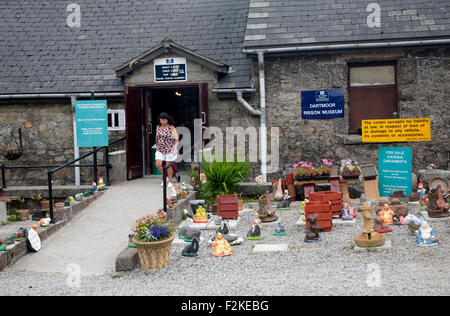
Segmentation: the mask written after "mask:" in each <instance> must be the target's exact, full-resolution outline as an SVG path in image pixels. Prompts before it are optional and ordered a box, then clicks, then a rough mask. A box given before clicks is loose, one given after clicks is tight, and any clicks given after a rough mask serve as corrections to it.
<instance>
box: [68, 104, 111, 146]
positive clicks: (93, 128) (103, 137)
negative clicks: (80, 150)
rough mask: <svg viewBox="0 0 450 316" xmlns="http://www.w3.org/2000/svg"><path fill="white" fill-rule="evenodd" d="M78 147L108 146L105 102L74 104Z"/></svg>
mask: <svg viewBox="0 0 450 316" xmlns="http://www.w3.org/2000/svg"><path fill="white" fill-rule="evenodd" d="M75 111H76V124H77V143H78V147H101V146H108V114H107V104H106V100H90V101H77V102H76V103H75Z"/></svg>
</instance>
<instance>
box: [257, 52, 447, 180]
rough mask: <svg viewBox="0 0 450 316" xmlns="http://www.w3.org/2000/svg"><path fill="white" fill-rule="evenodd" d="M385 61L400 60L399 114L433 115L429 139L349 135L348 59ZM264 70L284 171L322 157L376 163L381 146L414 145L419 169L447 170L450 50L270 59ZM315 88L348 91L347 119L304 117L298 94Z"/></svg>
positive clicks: (269, 118)
mask: <svg viewBox="0 0 450 316" xmlns="http://www.w3.org/2000/svg"><path fill="white" fill-rule="evenodd" d="M383 60H389V61H390V60H398V68H397V69H398V70H397V71H398V92H399V99H398V109H399V115H400V118H420V117H430V118H431V141H430V142H410V143H380V144H363V143H362V142H361V136H358V135H348V132H347V131H348V124H349V119H348V114H349V106H348V90H347V72H348V67H347V63H349V62H374V61H383ZM255 67H256V63H255V65H254V68H255ZM265 71H266V95H267V102H266V103H267V126H268V128H269V127H272V126H279V127H280V164H281V166H280V169H281V170H282V171H292V164H293V163H294V162H298V161H300V160H304V161H315V162H319V161H320V159H321V158H327V159H329V160H331V161H333V162H338V161H340V160H341V159H343V158H352V159H356V160H357V161H358V162H360V163H374V164H376V165H377V164H378V147H380V146H388V147H389V146H392V147H402V146H409V147H412V148H413V171H415V172H417V170H418V169H423V168H425V167H426V166H427V165H428V164H429V163H435V164H436V165H437V166H438V167H441V168H445V169H446V168H447V152H446V151H448V150H450V142H449V133H448V126H450V114H449V108H450V107H449V102H450V101H449V100H450V92H449V91H450V49H449V48H445V49H444V48H441V49H417V50H408V51H404V50H391V51H383V52H382V51H374V52H367V53H363V52H360V53H351V52H349V53H341V54H324V55H315V56H291V57H277V58H275V57H272V58H269V57H267V58H266V67H265ZM256 82H258V81H256ZM257 89H259V87H257ZM316 89H344V90H345V118H337V119H331V120H302V118H301V100H300V93H301V91H302V90H316ZM282 171H281V172H279V174H281V173H282ZM269 178H270V177H269ZM272 178H274V175H272Z"/></svg>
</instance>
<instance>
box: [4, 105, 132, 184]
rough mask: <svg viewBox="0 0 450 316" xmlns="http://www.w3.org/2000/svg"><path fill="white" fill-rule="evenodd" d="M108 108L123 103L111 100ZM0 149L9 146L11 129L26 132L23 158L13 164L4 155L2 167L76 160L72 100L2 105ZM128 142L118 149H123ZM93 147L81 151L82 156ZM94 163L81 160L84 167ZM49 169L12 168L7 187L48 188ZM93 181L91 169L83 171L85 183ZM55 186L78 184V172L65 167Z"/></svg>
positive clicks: (114, 134)
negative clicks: (76, 173) (33, 186)
mask: <svg viewBox="0 0 450 316" xmlns="http://www.w3.org/2000/svg"><path fill="white" fill-rule="evenodd" d="M108 108H111V109H117V108H122V109H123V102H117V101H109V102H108ZM0 118H1V119H0V146H1V147H0V148H2V149H3V148H4V147H3V146H8V144H10V142H11V141H12V140H11V135H10V134H11V129H14V133H15V135H16V137H17V138H18V134H17V131H18V128H21V129H22V141H23V155H22V157H20V158H19V159H18V160H15V161H9V160H7V159H5V158H4V157H3V156H2V155H0V165H1V164H4V165H7V166H23V165H42V164H45V165H63V164H64V163H66V162H69V161H71V160H73V159H74V153H73V124H72V110H71V103H70V100H62V101H57V102H55V101H33V102H25V101H22V102H20V103H18V102H15V103H5V102H3V103H1V104H0ZM124 135H125V134H124V132H123V131H119V132H116V131H114V132H110V133H109V138H110V141H112V140H115V139H118V138H120V137H122V136H124ZM124 144H125V143H124V142H123V143H121V144H118V146H115V147H114V148H113V150H115V149H116V148H120V149H123V148H124ZM91 149H92V148H80V155H83V154H84V153H87V152H88V151H90V150H91ZM98 162H99V163H102V162H103V151H102V152H100V153H99V154H98ZM89 163H92V157H89V158H86V159H85V160H82V161H81V164H89ZM47 171H48V169H47V168H44V169H26V170H23V169H20V170H18V169H12V170H10V169H8V170H6V179H7V186H17V185H46V184H47ZM98 174H99V176H103V177H104V176H105V168H103V167H99V169H98ZM92 179H93V171H92V169H91V168H89V169H86V168H82V169H81V183H82V184H89V183H90V182H91V181H92ZM53 183H54V184H55V185H62V184H74V183H75V177H74V169H73V168H65V169H63V170H61V171H59V172H57V173H55V174H54V177H53Z"/></svg>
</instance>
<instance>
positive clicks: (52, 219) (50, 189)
mask: <svg viewBox="0 0 450 316" xmlns="http://www.w3.org/2000/svg"><path fill="white" fill-rule="evenodd" d="M125 138H126V137H122V138H119V139H117V140H115V141H113V142H112V143H109V144H108V146H104V147H98V148H97V147H94V149H93V150H91V151H90V152H88V153H86V154H84V155H83V156H81V157H79V158H77V159H74V160H72V161H69V162H68V163H65V164H64V165H62V166H59V167H57V168H55V169H52V170H49V171H48V172H47V174H48V201H49V207H50V222H51V223H55V217H54V214H53V184H52V175H53V174H54V173H55V172H58V171H60V170H62V169H64V168H68V167H80V166H81V165H74V164H75V163H77V162H78V161H80V160H82V159H85V158H87V157H89V156H90V155H94V164H93V166H94V181H95V182H97V167H98V164H97V152H99V151H100V150H103V149H104V150H105V164H104V165H105V166H106V185H108V186H109V184H110V183H109V169H110V168H111V165H110V164H109V146H112V145H114V144H117V143H118V142H121V141H123V140H125Z"/></svg>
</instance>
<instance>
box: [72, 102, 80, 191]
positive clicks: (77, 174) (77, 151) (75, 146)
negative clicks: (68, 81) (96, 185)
mask: <svg viewBox="0 0 450 316" xmlns="http://www.w3.org/2000/svg"><path fill="white" fill-rule="evenodd" d="M70 101H71V103H72V123H73V153H74V157H73V158H74V159H78V158H80V148H79V147H78V139H77V118H76V113H75V103H76V102H77V97H76V96H71V97H70ZM79 164H80V162H79V161H77V162H76V163H75V165H79ZM74 169H75V185H76V186H79V185H80V184H81V181H80V167H75V168H74Z"/></svg>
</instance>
